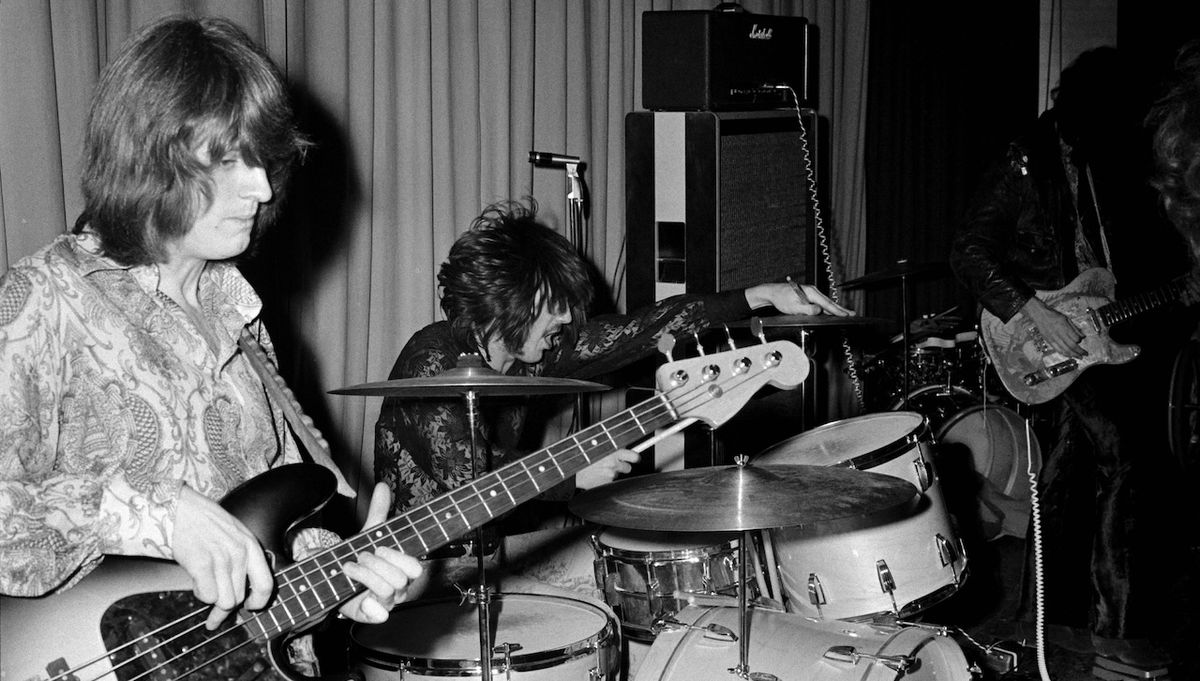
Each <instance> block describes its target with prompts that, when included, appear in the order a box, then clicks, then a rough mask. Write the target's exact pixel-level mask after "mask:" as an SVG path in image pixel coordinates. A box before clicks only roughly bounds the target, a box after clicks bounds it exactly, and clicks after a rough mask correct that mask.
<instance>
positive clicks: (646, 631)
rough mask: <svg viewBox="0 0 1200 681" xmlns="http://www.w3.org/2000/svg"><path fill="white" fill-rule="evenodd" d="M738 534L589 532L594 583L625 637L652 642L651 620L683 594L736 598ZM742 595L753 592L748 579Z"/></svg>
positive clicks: (673, 608)
mask: <svg viewBox="0 0 1200 681" xmlns="http://www.w3.org/2000/svg"><path fill="white" fill-rule="evenodd" d="M738 544H739V539H738V537H737V533H733V534H722V533H703V532H695V533H693V532H688V533H670V532H651V531H638V530H627V529H622V528H613V527H610V528H606V529H604V530H603V531H601V532H598V533H596V534H593V535H592V545H593V547H594V548H595V552H596V560H595V570H596V586H597V587H598V588H599V589H600V590H601V591H603V592H604V600H605V602H606V603H608V605H609V607H611V608H612V609H613V611H614V612H616V614H617V617H618V618H619V619H620V620H621V628H622V631H623V633H624V635H625V636H626V637H627V638H630V639H632V640H636V641H653V640H654V632H653V631H652V629H653V624H654V621H655V620H656V619H658V618H659V617H662V616H664V615H673V614H675V613H676V612H679V610H680V609H681V608H683V607H684V606H686V605H687V604H688V600H687V596H688V595H689V594H691V595H709V596H713V595H717V596H730V597H736V596H737V584H738V574H739V572H738ZM746 593H747V597H748V598H755V597H757V596H758V593H759V591H758V589H757V585H756V584H755V583H754V581H753V580H752V579H749V578H748V579H747V592H746Z"/></svg>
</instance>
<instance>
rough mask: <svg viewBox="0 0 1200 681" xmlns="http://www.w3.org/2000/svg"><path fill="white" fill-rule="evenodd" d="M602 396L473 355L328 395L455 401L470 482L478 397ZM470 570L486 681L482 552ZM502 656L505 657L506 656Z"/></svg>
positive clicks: (481, 540) (479, 541) (481, 538)
mask: <svg viewBox="0 0 1200 681" xmlns="http://www.w3.org/2000/svg"><path fill="white" fill-rule="evenodd" d="M598 390H607V386H605V385H603V384H600V383H591V382H588V381H578V380H574V379H565V378H542V377H539V376H506V375H504V374H501V373H500V372H498V371H495V370H493V369H491V368H490V367H487V366H484V364H483V359H482V358H481V357H480V356H479V355H477V354H462V355H459V356H458V363H457V365H456V366H455V367H454V368H453V369H450V370H447V371H444V372H442V373H441V374H438V375H437V376H422V377H417V378H405V379H393V380H388V381H378V382H374V383H364V384H360V385H355V386H349V387H346V388H339V389H337V390H331V391H330V392H331V393H334V394H338V395H367V396H383V397H459V396H462V397H463V398H464V399H465V401H466V407H467V424H468V427H469V429H470V431H471V476H472V477H473V478H479V475H480V472H481V471H479V470H478V459H477V456H476V454H477V452H478V451H479V449H478V442H477V438H478V432H477V431H478V427H479V396H480V395H489V396H517V395H520V396H524V395H546V394H561V393H577V392H590V391H598ZM474 536H475V540H474V542H475V546H480V547H483V546H487V538H486V536H485V535H484V530H483V526H482V525H481V526H479V527H477V528H476V529H475V532H474ZM475 556H476V564H477V567H478V570H479V575H478V578H479V581H478V583H477V584H476V586H475V587H472V588H470V589H467V590H465V591H464V590H462V589H460V590H459V591H460V592H461V593H463V594H464V597H465V598H466V600H468V601H470V602H472V603H473V604H474V605H475V606H476V609H477V611H478V614H479V660H480V672H481V676H480V678H481V679H482V681H491V678H492V670H491V667H492V655H493V653H494V652H495V651H494V649H493V647H492V645H491V640H492V636H491V616H490V610H491V605H490V604H491V601H492V593H491V589H490V588H489V587H488V584H487V575H486V569H487V568H486V565H485V563H486V561H485V558H486V556H485V555H484V552H483V551H477V552H475ZM507 654H508V653H506V655H507Z"/></svg>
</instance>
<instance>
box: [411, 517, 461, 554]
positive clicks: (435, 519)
mask: <svg viewBox="0 0 1200 681" xmlns="http://www.w3.org/2000/svg"><path fill="white" fill-rule="evenodd" d="M426 512H427V513H428V514H429V519H430V520H432V521H433V524H434V525H436V526H437V528H438V529H439V530H441V532H442V536H443V537H445V538H446V541H454V537H451V536H450V533H449V532H447V531H446V527H445V526H444V525H442V521H441V520H438V517H437V513H434V511H433V507H432V506H431V507H429V508H427V509H426ZM450 517H451V516H449V515H447V518H446V519H447V520H449V519H450ZM409 525H412V522H411V521H410V522H409ZM417 537H418V538H420V539H421V544H422V545H423V546H425V550H426V551H428V550H429V546H428V544H426V543H425V539H424V538H422V537H421V536H420V534H418V535H417Z"/></svg>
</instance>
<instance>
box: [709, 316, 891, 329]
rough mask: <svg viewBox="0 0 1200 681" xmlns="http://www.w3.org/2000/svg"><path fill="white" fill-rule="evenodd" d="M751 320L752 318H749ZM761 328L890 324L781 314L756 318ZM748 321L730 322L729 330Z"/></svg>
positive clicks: (880, 320) (869, 319)
mask: <svg viewBox="0 0 1200 681" xmlns="http://www.w3.org/2000/svg"><path fill="white" fill-rule="evenodd" d="M751 319H753V318H751ZM758 320H759V321H761V322H762V325H763V328H764V329H765V328H772V327H787V328H800V329H816V328H824V327H830V326H885V325H888V324H891V323H892V322H891V321H890V320H887V319H883V318H882V317H860V316H858V315H854V316H849V315H847V316H845V317H839V316H837V315H831V314H781V315H775V316H772V317H758ZM751 323H752V322H751V320H750V319H742V320H739V321H736V322H730V323H729V324H728V325H729V326H730V327H731V328H739V327H747V326H750V324H751Z"/></svg>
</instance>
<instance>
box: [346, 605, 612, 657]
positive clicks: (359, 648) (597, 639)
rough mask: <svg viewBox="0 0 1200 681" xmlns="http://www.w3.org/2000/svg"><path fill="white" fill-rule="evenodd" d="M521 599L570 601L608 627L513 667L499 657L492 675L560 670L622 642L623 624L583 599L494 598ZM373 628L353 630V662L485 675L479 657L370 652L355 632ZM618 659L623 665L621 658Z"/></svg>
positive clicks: (402, 607)
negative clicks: (579, 659)
mask: <svg viewBox="0 0 1200 681" xmlns="http://www.w3.org/2000/svg"><path fill="white" fill-rule="evenodd" d="M506 596H508V597H512V596H516V597H518V599H517V600H524V599H527V598H528V599H531V600H541V601H546V602H561V601H566V602H570V603H573V604H578V605H580V606H583V607H584V608H585V609H588V610H594V611H595V612H596V614H598V615H600V616H601V618H602V619H603V620H604V626H603V627H601V628H600V630H599V631H597V632H596V633H594V634H591V635H590V636H588V637H586V638H584V639H581V640H579V641H574V642H572V643H568V644H566V645H563V646H559V647H556V648H548V649H546V650H539V651H531V652H528V653H523V654H518V655H509V656H508V660H509V661H511V663H512V664H511V666H510V665H506V664H505V656H504V655H498V656H494V657H492V664H491V668H492V671H496V672H506V671H537V670H539V669H547V668H550V667H557V666H561V665H563V664H566V663H567V662H570V661H572V660H575V659H578V658H583V657H588V656H591V655H596V654H598V653H599V652H600V651H601V650H602V649H605V648H609V647H611V646H612V645H613V643H614V642H615V641H616V640H617V638H618V633H619V628H618V627H619V624H618V621H617V620H616V618H615V616H614V615H613V613H611V612H610V611H609V610H608V609H606V608H604V607H601V606H600V605H598V604H596V603H591V602H589V601H586V600H583V599H580V598H571V597H568V596H558V595H551V594H535V593H518V592H513V593H499V594H494V595H493V599H502V598H504V597H506ZM458 603H459V599H457V598H436V599H429V600H420V601H412V602H411V603H404V604H401V605H399V606H397V607H396V608H395V609H394V610H393V611H392V613H393V614H395V613H397V612H400V611H402V610H415V609H416V608H418V607H432V606H438V605H447V604H455V605H457V604H458ZM369 626H378V625H372V624H363V623H355V624H354V625H353V626H352V627H351V628H350V634H349V639H350V656H351V659H354V660H357V661H358V662H360V663H362V664H368V665H370V666H372V667H375V668H376V669H383V670H386V671H398V670H404V671H407V672H413V673H418V674H424V673H428V674H431V675H434V676H460V675H462V674H459V673H456V674H446V672H462V673H474V672H482V671H483V665H482V664H481V663H480V658H479V657H478V656H475V657H470V658H431V657H425V656H419V655H410V654H405V653H399V652H388V651H381V650H376V649H374V648H369V647H367V646H366V644H364V643H361V642H359V641H358V639H356V638H355V636H354V632H355V631H357V630H359V629H361V628H363V627H369ZM614 659H617V661H618V663H619V658H614Z"/></svg>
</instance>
